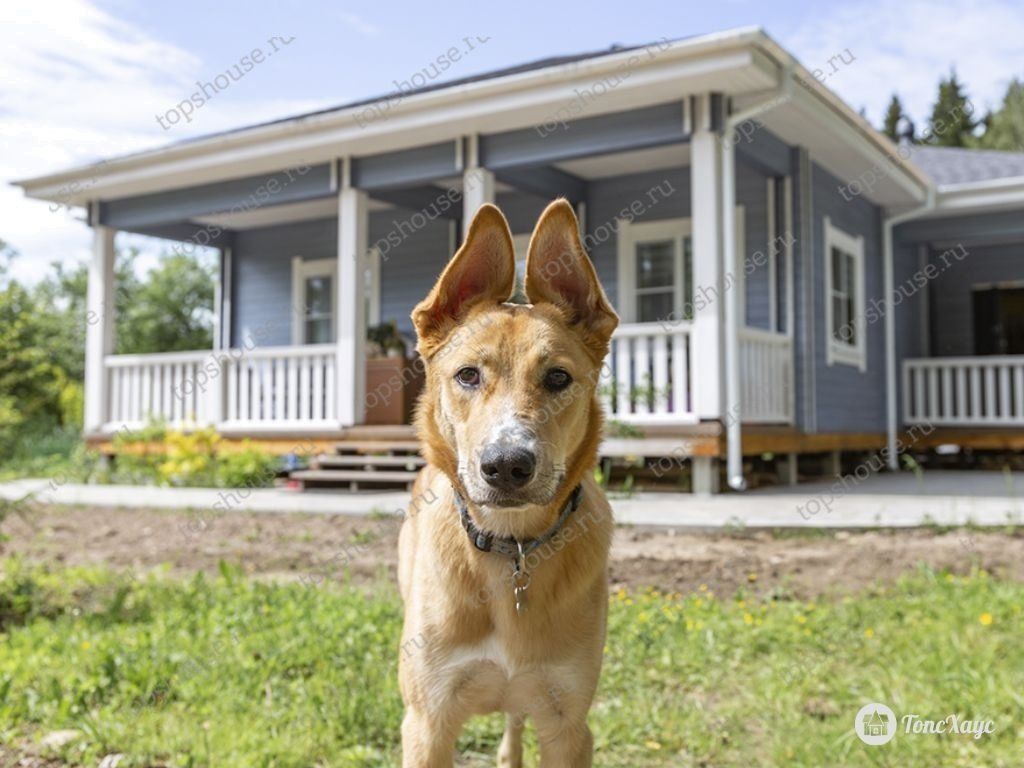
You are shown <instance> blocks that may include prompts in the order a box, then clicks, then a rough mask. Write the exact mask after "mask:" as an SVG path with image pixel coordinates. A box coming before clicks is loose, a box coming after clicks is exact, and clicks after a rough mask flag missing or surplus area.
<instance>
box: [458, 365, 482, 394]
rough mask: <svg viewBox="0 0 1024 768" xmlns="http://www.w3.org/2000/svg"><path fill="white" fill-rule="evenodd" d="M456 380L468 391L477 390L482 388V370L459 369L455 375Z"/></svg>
mask: <svg viewBox="0 0 1024 768" xmlns="http://www.w3.org/2000/svg"><path fill="white" fill-rule="evenodd" d="M455 380H456V381H457V382H459V384H461V385H462V386H464V387H466V388H467V389H475V388H476V387H479V386H480V369H479V368H470V367H466V368H459V370H458V372H457V373H456V374H455Z"/></svg>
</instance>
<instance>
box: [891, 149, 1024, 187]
mask: <svg viewBox="0 0 1024 768" xmlns="http://www.w3.org/2000/svg"><path fill="white" fill-rule="evenodd" d="M910 161H911V162H912V163H914V164H916V165H917V166H918V167H919V168H920V169H921V170H923V171H924V172H925V173H926V174H928V176H929V178H931V180H932V181H933V182H935V184H936V185H937V186H939V187H945V186H949V185H952V184H969V183H976V182H983V181H992V180H994V179H1008V178H1013V177H1015V176H1024V152H1002V151H999V150H994V149H963V148H961V147H921V146H916V147H914V148H913V153H912V155H911V157H910Z"/></svg>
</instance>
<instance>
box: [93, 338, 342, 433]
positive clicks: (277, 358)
mask: <svg viewBox="0 0 1024 768" xmlns="http://www.w3.org/2000/svg"><path fill="white" fill-rule="evenodd" d="M336 360H337V347H335V346H334V345H333V344H316V345H309V346H299V347H254V348H252V349H226V350H218V351H216V352H211V351H200V352H166V353H158V354H148V355H110V356H108V357H107V358H106V359H105V360H104V365H105V368H106V376H107V377H108V378H107V391H108V392H109V393H110V394H109V399H108V402H107V409H106V420H105V421H106V426H105V430H106V431H108V432H116V431H118V430H120V429H124V428H128V429H137V428H138V427H141V426H143V425H145V424H146V423H147V422H151V421H161V422H164V423H166V424H167V425H168V426H171V427H175V428H182V427H193V426H207V425H213V426H216V427H217V428H218V429H223V430H226V431H229V430H232V429H246V428H252V427H255V428H261V429H281V430H302V429H324V428H332V427H337V416H336V413H337V402H338V398H337V389H336V383H335V382H336V372H335V367H336Z"/></svg>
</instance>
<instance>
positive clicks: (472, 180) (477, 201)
mask: <svg viewBox="0 0 1024 768" xmlns="http://www.w3.org/2000/svg"><path fill="white" fill-rule="evenodd" d="M465 147H466V151H465V157H464V160H465V169H464V170H463V172H462V235H463V237H465V235H466V233H467V232H468V231H469V225H470V223H471V222H472V221H473V216H475V215H476V212H477V210H479V208H480V206H481V205H483V204H484V203H493V202H494V172H493V171H489V170H487V169H486V168H483V167H481V165H480V142H479V138H478V137H477V136H475V135H474V136H467V137H466V139H465Z"/></svg>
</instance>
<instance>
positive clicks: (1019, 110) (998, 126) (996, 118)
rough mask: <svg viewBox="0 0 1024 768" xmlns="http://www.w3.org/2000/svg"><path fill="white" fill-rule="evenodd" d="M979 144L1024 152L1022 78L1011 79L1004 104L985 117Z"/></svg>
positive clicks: (1023, 89)
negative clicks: (983, 129) (983, 130)
mask: <svg viewBox="0 0 1024 768" xmlns="http://www.w3.org/2000/svg"><path fill="white" fill-rule="evenodd" d="M977 146H979V147H982V148H984V149H1002V150H1007V151H1010V152H1024V82H1022V81H1021V80H1020V79H1018V78H1014V79H1013V80H1011V81H1010V85H1009V86H1008V87H1007V89H1006V94H1005V95H1004V96H1003V102H1002V105H1001V106H1000V107H999V109H998V110H996V111H995V112H994V113H992V114H991V115H989V116H988V117H987V118H986V119H985V132H984V133H983V134H982V135H981V136H980V138H979V139H978V141H977Z"/></svg>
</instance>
